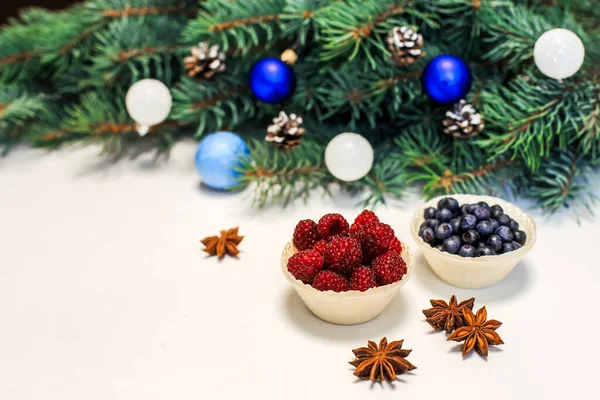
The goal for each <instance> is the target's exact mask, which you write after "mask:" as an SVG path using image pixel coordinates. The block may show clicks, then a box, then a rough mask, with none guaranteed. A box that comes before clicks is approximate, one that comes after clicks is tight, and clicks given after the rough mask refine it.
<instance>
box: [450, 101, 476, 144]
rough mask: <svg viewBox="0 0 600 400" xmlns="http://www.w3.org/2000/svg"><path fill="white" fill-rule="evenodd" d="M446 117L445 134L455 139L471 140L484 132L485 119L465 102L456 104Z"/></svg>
mask: <svg viewBox="0 0 600 400" xmlns="http://www.w3.org/2000/svg"><path fill="white" fill-rule="evenodd" d="M446 117H448V118H446V119H445V120H444V121H443V124H444V127H445V128H444V132H445V133H447V134H448V135H452V136H454V137H455V138H459V139H469V138H472V137H474V136H477V135H478V134H479V133H481V131H483V127H484V124H483V118H482V117H481V115H479V113H478V112H477V110H475V107H473V106H472V105H471V104H469V103H467V102H466V101H465V100H461V101H459V102H458V103H456V104H454V108H453V110H452V111H448V112H446Z"/></svg>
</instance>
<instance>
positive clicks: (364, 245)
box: [358, 222, 395, 264]
mask: <svg viewBox="0 0 600 400" xmlns="http://www.w3.org/2000/svg"><path fill="white" fill-rule="evenodd" d="M394 237H395V236H394V230H393V229H392V228H391V227H390V226H389V225H387V224H384V223H381V222H369V223H368V224H366V225H365V226H363V227H362V228H361V229H360V231H359V232H358V241H359V242H360V247H361V249H362V251H363V261H364V262H365V264H369V262H370V261H371V260H373V259H375V257H377V256H380V255H382V254H383V253H385V252H386V251H388V250H389V249H390V243H391V242H392V240H394Z"/></svg>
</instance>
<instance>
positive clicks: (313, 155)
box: [241, 139, 335, 208]
mask: <svg viewBox="0 0 600 400" xmlns="http://www.w3.org/2000/svg"><path fill="white" fill-rule="evenodd" d="M249 145H250V151H251V156H250V158H249V159H248V160H245V161H244V165H243V168H241V171H243V172H244V177H243V178H242V182H243V184H244V185H246V184H252V185H253V186H254V193H255V195H254V200H253V203H254V204H255V205H257V206H258V207H261V208H262V207H264V206H266V205H267V204H269V203H271V202H279V203H281V204H283V206H286V205H288V204H289V203H291V202H292V201H294V200H296V199H298V198H303V199H304V200H306V199H307V198H308V196H309V195H310V193H311V192H312V191H313V190H314V189H316V188H321V189H322V190H324V191H325V192H328V188H327V186H328V184H329V183H331V182H333V181H335V178H333V176H331V175H330V174H329V172H328V171H327V168H326V167H325V163H324V160H323V154H324V147H323V146H322V145H319V144H317V143H314V142H311V141H309V140H306V139H305V140H304V141H303V142H302V144H301V145H300V147H299V148H298V149H296V150H295V151H293V152H290V153H286V152H282V151H280V150H278V149H276V148H274V147H273V146H272V145H271V144H270V143H266V142H264V141H260V142H259V141H251V142H250V143H249Z"/></svg>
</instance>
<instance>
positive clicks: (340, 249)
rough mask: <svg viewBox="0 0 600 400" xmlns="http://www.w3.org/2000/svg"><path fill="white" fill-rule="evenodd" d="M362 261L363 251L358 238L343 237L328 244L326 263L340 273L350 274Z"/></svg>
mask: <svg viewBox="0 0 600 400" xmlns="http://www.w3.org/2000/svg"><path fill="white" fill-rule="evenodd" d="M361 261H362V251H361V250H360V244H359V243H358V240H356V239H354V238H351V237H341V238H338V239H335V240H332V241H331V242H329V243H328V244H327V248H326V250H325V265H326V266H328V267H329V269H330V270H332V271H333V272H337V273H338V274H347V275H350V274H351V273H352V271H354V269H355V268H356V267H359V266H360V263H361Z"/></svg>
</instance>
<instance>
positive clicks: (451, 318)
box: [423, 295, 475, 333]
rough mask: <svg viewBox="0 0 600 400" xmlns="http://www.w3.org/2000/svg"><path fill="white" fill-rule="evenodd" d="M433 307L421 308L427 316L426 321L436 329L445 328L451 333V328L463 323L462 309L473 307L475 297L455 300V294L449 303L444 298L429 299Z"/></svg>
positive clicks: (456, 327) (458, 326) (453, 328)
mask: <svg viewBox="0 0 600 400" xmlns="http://www.w3.org/2000/svg"><path fill="white" fill-rule="evenodd" d="M429 301H430V302H431V305H432V306H433V308H430V309H427V310H423V314H425V316H426V317H427V319H426V321H427V322H429V325H431V327H432V328H433V329H435V330H436V331H441V330H442V329H445V330H446V332H448V333H452V331H453V330H455V329H458V328H460V327H461V326H464V325H465V321H464V318H463V309H464V308H468V309H470V310H472V309H473V303H474V302H475V298H474V297H471V298H470V299H469V300H465V301H461V302H460V303H458V302H457V300H456V296H454V295H453V296H452V297H451V298H450V304H448V303H446V302H445V301H444V300H429Z"/></svg>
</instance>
